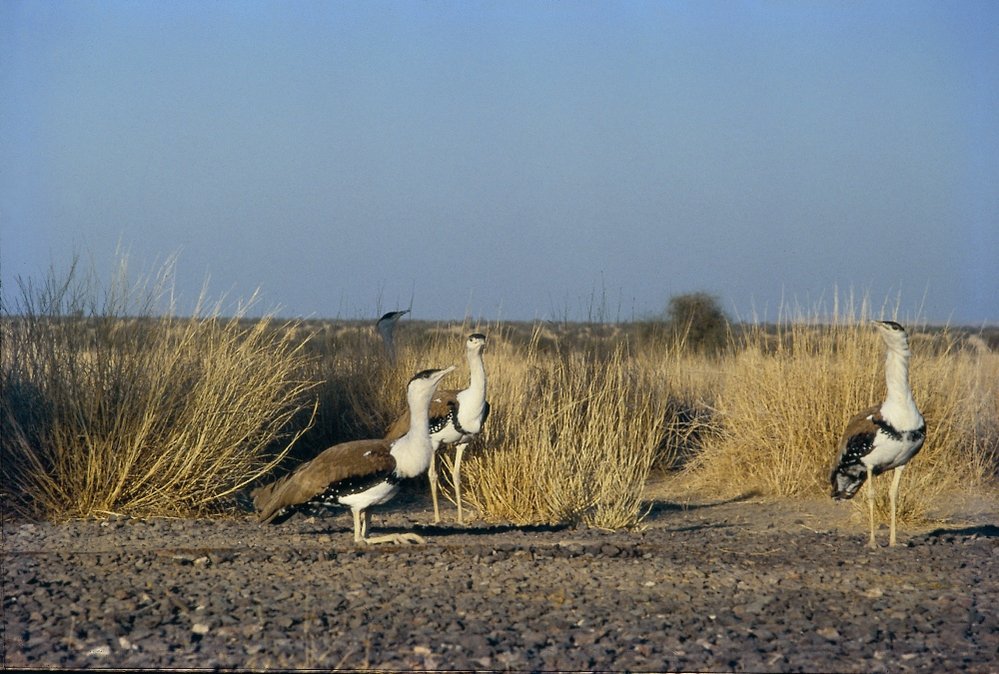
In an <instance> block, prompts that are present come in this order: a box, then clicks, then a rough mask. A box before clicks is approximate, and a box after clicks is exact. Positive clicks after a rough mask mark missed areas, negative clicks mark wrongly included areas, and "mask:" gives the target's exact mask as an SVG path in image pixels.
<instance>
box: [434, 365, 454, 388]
mask: <svg viewBox="0 0 999 674" xmlns="http://www.w3.org/2000/svg"><path fill="white" fill-rule="evenodd" d="M455 367H457V366H455V365H452V366H451V367H446V368H444V369H443V370H439V371H438V372H437V374H435V375H433V380H434V383H435V384H436V383H437V382H439V381H440V380H441V379H443V378H444V377H445V376H447V374H448V373H449V372H451V370H453V369H454V368H455Z"/></svg>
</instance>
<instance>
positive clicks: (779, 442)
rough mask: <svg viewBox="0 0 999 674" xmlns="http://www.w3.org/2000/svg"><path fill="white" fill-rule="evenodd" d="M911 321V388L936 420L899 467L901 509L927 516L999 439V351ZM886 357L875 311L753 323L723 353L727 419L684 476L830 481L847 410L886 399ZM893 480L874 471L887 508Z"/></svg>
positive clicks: (813, 488)
mask: <svg viewBox="0 0 999 674" xmlns="http://www.w3.org/2000/svg"><path fill="white" fill-rule="evenodd" d="M909 331H910V335H911V347H912V352H913V355H912V360H911V363H910V378H911V382H912V387H913V394H914V397H915V399H916V403H917V405H919V407H920V409H921V411H922V412H923V415H924V417H925V418H926V424H927V429H928V430H927V440H926V443H925V445H924V447H923V449H922V451H921V452H920V453H919V454H918V455H917V456H916V458H915V459H913V460H912V462H911V463H910V465H909V466H908V467H907V468H906V470H905V473H904V475H903V478H902V486H901V491H900V502H899V514H900V516H901V518H902V519H906V518H909V519H913V518H919V517H922V516H924V515H925V514H926V513H927V511H928V509H929V508H930V507H931V506H932V505H934V504H939V502H940V500H941V498H942V497H943V496H944V495H946V494H948V493H954V492H956V491H962V490H966V489H975V488H980V487H982V486H983V485H985V484H986V483H987V482H988V481H989V480H990V479H991V478H992V477H993V476H994V470H995V459H996V456H995V448H996V446H997V442H999V420H997V417H996V415H995V403H994V401H995V399H996V397H997V395H999V378H997V377H996V369H997V367H999V365H997V363H999V356H997V355H996V354H986V353H982V352H981V351H977V352H973V351H970V350H968V349H966V348H961V346H962V343H963V339H964V338H963V337H961V336H960V335H959V334H957V333H955V332H951V331H948V330H943V331H936V332H934V333H933V334H927V333H925V332H923V331H921V330H920V327H919V326H915V327H913V326H909ZM884 360H885V351H884V345H883V343H882V341H881V339H880V338H879V336H878V335H877V333H876V331H875V330H873V329H872V327H871V326H870V322H869V321H868V320H867V318H866V316H863V317H861V318H860V319H857V320H853V319H852V318H849V317H848V318H847V319H845V320H842V321H837V322H832V323H825V324H821V323H818V322H817V321H812V320H807V319H798V320H796V321H794V322H791V323H789V324H786V325H782V326H780V327H779V329H778V330H777V331H776V334H774V333H773V332H771V331H767V330H764V329H763V328H762V327H757V328H755V329H750V330H748V332H747V333H746V335H745V338H744V342H743V343H742V344H741V345H740V348H737V349H736V350H735V352H734V354H733V355H732V357H731V360H730V362H727V363H726V367H725V369H726V375H725V377H724V380H723V382H722V384H721V387H720V389H719V391H718V393H717V397H716V400H717V402H716V413H717V419H718V422H719V423H718V430H717V432H716V433H715V434H714V435H713V436H712V437H710V438H709V439H708V440H707V441H706V442H705V443H704V446H703V447H702V449H701V452H700V453H699V454H698V456H697V458H696V459H695V461H694V462H693V463H692V464H691V465H690V466H689V467H688V475H687V478H688V479H687V480H686V485H687V487H688V488H691V489H697V490H706V491H710V492H713V493H715V494H718V495H725V496H730V495H734V494H735V493H738V492H743V491H746V490H755V491H759V492H761V493H763V494H768V495H775V496H800V495H816V494H820V493H823V492H826V491H828V489H829V485H828V475H829V471H830V469H831V466H832V462H833V461H834V459H835V458H836V454H837V445H838V442H839V438H840V436H841V433H842V431H843V429H844V428H845V427H846V423H847V421H848V420H849V418H850V417H851V416H852V415H854V414H855V413H857V412H859V411H860V410H863V409H865V408H867V407H869V406H871V405H874V404H877V403H879V402H881V401H882V400H883V399H884V393H885V384H884ZM888 482H889V480H886V479H876V481H875V487H876V490H877V493H878V495H879V496H878V507H879V508H880V510H881V511H882V514H884V513H885V512H886V511H887V485H888ZM861 505H863V504H861Z"/></svg>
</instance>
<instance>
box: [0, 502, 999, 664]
mask: <svg viewBox="0 0 999 674" xmlns="http://www.w3.org/2000/svg"><path fill="white" fill-rule="evenodd" d="M966 505H967V507H966V508H965V509H964V512H963V513H962V514H961V515H960V516H955V517H952V518H951V519H950V520H949V521H947V522H944V523H933V524H931V525H929V526H921V527H919V528H905V527H903V528H902V529H901V530H900V542H901V545H900V546H898V547H896V548H891V549H889V548H881V549H879V550H869V549H867V548H866V546H865V543H866V530H865V524H864V522H863V520H862V518H858V517H856V516H855V513H854V511H853V509H852V508H851V506H849V505H845V504H835V503H833V502H832V501H831V500H829V501H827V500H814V501H812V500H795V501H781V500H765V499H758V498H753V497H744V498H740V499H734V500H731V501H728V502H722V503H717V502H707V501H703V500H702V501H692V502H689V503H678V502H675V501H670V500H665V499H653V500H652V501H651V502H650V512H649V516H648V518H647V519H646V521H645V523H644V526H643V527H642V528H640V529H639V530H636V531H602V530H596V529H585V528H569V527H564V526H529V527H518V526H512V525H504V524H488V523H483V522H473V523H471V524H468V525H466V526H463V527H459V526H454V525H450V524H445V525H443V526H432V525H428V524H427V522H429V521H430V512H431V511H430V509H429V507H428V502H427V500H426V499H425V498H423V497H422V495H420V494H412V493H411V494H409V495H408V496H407V497H405V498H402V499H401V500H400V501H399V502H397V503H396V504H395V505H394V507H392V508H390V509H387V510H386V511H385V512H384V513H381V514H378V515H375V517H374V520H373V533H379V532H383V531H391V530H394V531H402V530H410V531H416V532H417V533H420V534H421V535H423V536H425V537H426V538H427V539H428V543H427V544H426V545H423V546H407V547H375V548H357V547H355V546H354V545H353V543H352V540H351V537H352V534H351V520H350V517H349V514H347V513H339V514H337V515H334V516H329V517H322V518H316V519H311V520H310V519H308V518H304V517H300V516H296V517H295V518H293V519H292V520H290V521H289V522H287V523H285V524H283V525H279V526H271V527H263V526H260V525H258V524H256V523H255V522H254V521H252V519H250V518H248V517H247V518H242V519H231V520H219V521H213V520H172V519H152V520H135V519H127V518H113V519H110V520H106V521H100V522H97V521H87V522H76V523H71V524H65V525H52V524H44V523H36V524H28V523H18V522H6V523H4V525H3V561H4V564H3V661H4V664H5V665H6V666H8V667H23V666H30V667H42V668H80V667H94V668H111V667H113V668H177V667H182V668H190V667H198V668H201V667H204V668H237V669H242V668H253V669H260V668H283V669H311V668H320V669H331V668H333V669H375V668H377V669H389V670H424V669H435V670H440V669H465V670H467V669H476V670H482V669H486V670H504V669H506V670H514V671H522V670H533V671H538V670H559V671H565V670H614V671H621V670H630V671H652V670H655V671H663V670H666V671H672V670H686V671H705V670H711V671H719V670H721V671H730V670H738V671H865V672H869V671H889V670H891V671H958V670H962V671H981V672H985V671H995V669H996V667H997V665H999V661H997V654H996V644H997V643H999V617H997V609H996V602H995V598H996V597H997V596H999V577H997V573H996V564H995V562H994V559H995V557H996V552H997V547H999V528H997V527H996V526H995V523H996V513H997V509H996V500H995V499H992V498H984V499H978V500H977V501H975V502H971V501H969V503H968V504H966ZM453 514H454V513H453V510H447V512H446V517H451V518H453ZM879 537H880V540H881V542H882V543H886V541H887V531H886V530H883V531H881V532H879Z"/></svg>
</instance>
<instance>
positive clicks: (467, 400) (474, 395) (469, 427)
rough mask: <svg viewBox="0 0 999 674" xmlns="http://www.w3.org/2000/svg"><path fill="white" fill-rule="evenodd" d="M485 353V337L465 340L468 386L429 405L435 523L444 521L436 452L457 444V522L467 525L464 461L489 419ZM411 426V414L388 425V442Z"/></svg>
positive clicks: (454, 479)
mask: <svg viewBox="0 0 999 674" xmlns="http://www.w3.org/2000/svg"><path fill="white" fill-rule="evenodd" d="M485 350H486V336H485V335H483V334H481V333H478V332H476V333H473V334H471V335H469V336H468V339H466V340H465V357H466V359H467V360H468V372H469V382H468V387H467V388H465V389H463V390H461V391H453V390H439V391H437V394H436V395H435V396H434V397H433V400H432V401H431V402H430V419H429V429H430V439H431V441H432V442H433V444H434V457H433V458H432V459H431V460H430V468H429V469H428V470H427V478H428V479H429V481H430V495H431V498H432V499H433V502H434V522H435V523H436V522H440V521H441V514H440V507H439V505H438V501H437V449H438V448H439V447H440V446H441V445H454V446H455V456H454V464H453V465H452V468H451V482H452V484H454V495H455V502H456V504H457V506H458V523H459V524H462V523H464V519H463V515H462V507H461V460H462V455H463V454H464V452H465V448H466V447H467V446H468V443H470V442H471V441H472V440H473V439H474V438H475V437H476V436H477V435H479V433H481V432H482V427H483V426H484V425H485V423H486V418H487V417H488V416H489V402H488V401H487V400H486V365H485V362H484V361H483V359H482V354H483V352H484V351H485ZM409 425H410V419H409V413H408V412H406V413H403V414H402V416H400V417H399V418H398V419H396V420H395V422H393V423H392V425H391V426H389V429H388V431H387V432H386V433H385V439H387V440H391V439H393V438H397V437H399V435H401V434H402V433H404V432H405V429H406V428H408V427H409Z"/></svg>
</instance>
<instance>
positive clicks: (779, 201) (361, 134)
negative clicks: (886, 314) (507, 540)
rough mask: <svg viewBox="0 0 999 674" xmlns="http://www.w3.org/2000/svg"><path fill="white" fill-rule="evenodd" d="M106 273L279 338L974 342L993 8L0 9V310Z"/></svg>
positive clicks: (998, 276) (982, 303) (995, 271)
mask: <svg viewBox="0 0 999 674" xmlns="http://www.w3.org/2000/svg"><path fill="white" fill-rule="evenodd" d="M119 247H120V248H121V249H124V250H126V251H128V253H129V260H130V267H131V268H132V269H133V270H135V271H136V272H139V273H152V272H154V271H155V270H156V269H157V267H158V265H160V264H161V263H162V262H163V261H164V260H165V259H166V258H168V257H169V256H171V255H174V254H176V255H177V256H178V257H177V259H178V261H177V273H176V286H177V287H176V292H177V293H178V294H179V296H180V299H181V307H184V306H192V305H193V303H194V300H196V299H197V296H198V295H199V293H200V291H201V289H202V287H203V286H204V285H205V283H206V281H207V283H208V293H209V296H210V297H218V296H222V295H225V296H226V297H229V298H232V299H239V298H248V297H249V296H250V295H251V294H252V293H253V292H254V290H255V289H258V288H259V290H260V293H261V300H260V305H258V306H261V307H262V309H266V310H271V309H276V310H277V312H278V313H279V314H280V315H282V316H288V317H291V316H302V317H316V318H335V317H339V318H366V317H369V316H375V315H376V314H377V312H380V311H387V310H390V309H396V308H404V307H406V306H408V305H409V303H410V300H411V299H412V308H413V314H412V315H413V317H414V318H416V319H425V320H449V319H461V318H463V317H465V316H469V317H471V318H474V319H479V318H481V319H485V320H530V319H536V318H540V319H553V318H558V319H563V318H568V319H570V320H586V319H588V318H604V319H607V320H630V319H633V318H644V317H647V316H650V315H652V314H656V313H658V312H661V311H662V310H663V308H664V307H665V305H666V302H667V301H668V299H669V297H671V296H673V295H676V294H680V293H686V292H696V291H705V292H708V293H711V294H713V295H715V296H717V297H718V298H719V300H720V301H721V304H722V306H723V308H724V309H725V310H726V311H728V312H729V313H730V314H731V315H733V316H734V317H736V318H743V319H748V318H752V317H753V315H754V314H755V315H756V316H757V317H760V318H770V319H773V318H775V317H776V315H777V311H778V309H779V308H780V306H781V305H782V303H783V304H784V305H785V306H786V305H788V304H789V303H794V304H797V305H799V306H803V307H812V306H815V305H816V304H821V303H825V302H829V301H830V299H831V297H832V295H833V294H834V293H835V292H836V291H837V289H838V290H839V292H840V293H843V292H846V291H849V290H852V291H853V292H854V293H855V294H858V295H864V294H867V295H869V296H870V298H871V299H872V301H873V302H874V303H875V304H880V303H881V302H882V301H884V300H885V299H886V298H891V301H892V302H893V303H894V302H895V301H897V299H898V298H900V306H901V309H902V311H901V315H902V317H906V316H912V317H916V318H919V319H921V320H925V321H928V322H950V323H958V324H983V323H989V324H996V323H999V3H997V2H994V0H984V1H981V2H976V1H974V0H960V1H959V2H953V1H949V0H947V1H945V0H940V1H938V2H920V1H917V0H898V1H890V0H885V1H879V2H863V1H857V2H840V1H839V0H835V1H828V2H826V1H819V0H816V1H808V0H802V1H800V2H799V1H791V0H787V1H776V0H775V1H769V2H768V1H764V0H756V1H744V2H740V1H736V0H725V1H723V2H713V1H711V0H696V1H691V2H673V1H669V0H660V1H656V2H642V1H627V0H620V1H619V0H613V1H602V2H588V1H586V0H573V1H572V2H550V1H543V0H532V1H529V2H525V1H518V0H495V1H489V2H481V1H474V0H454V1H437V0H407V1H402V0H398V1H390V2H378V1H369V0H365V1H364V2H360V1H358V2H347V1H334V0H324V1H322V2H306V1H300V0H292V1H289V2H284V1H282V2H278V1H276V0H275V1H272V2H257V1H251V0H219V1H217V2H201V1H200V0H199V1H196V2H195V1H190V0H169V1H168V0H161V1H155V2H154V1H151V0H128V1H123V2H115V1H110V0H94V1H88V2H72V1H70V0H58V1H53V0H27V1H21V0H2V2H0V274H2V282H3V293H4V295H5V296H7V298H8V300H9V299H10V298H11V297H14V296H16V284H15V279H17V278H18V277H20V278H22V279H24V278H40V277H42V276H43V275H44V274H45V273H46V272H47V271H48V270H49V268H50V267H55V268H57V269H58V268H60V267H62V268H65V267H67V266H68V263H69V261H70V260H71V259H72V257H73V255H74V254H75V253H77V254H80V255H81V257H82V258H83V259H84V260H85V261H88V263H89V261H90V260H92V261H93V264H94V265H96V268H97V271H98V273H99V274H100V275H103V276H106V277H107V278H110V276H111V273H112V271H111V270H112V267H114V266H115V259H116V257H115V256H116V252H115V251H116V249H118V248H119ZM185 302H186V303H187V304H186V305H185V304H184V303H185ZM8 306H9V305H8Z"/></svg>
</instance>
